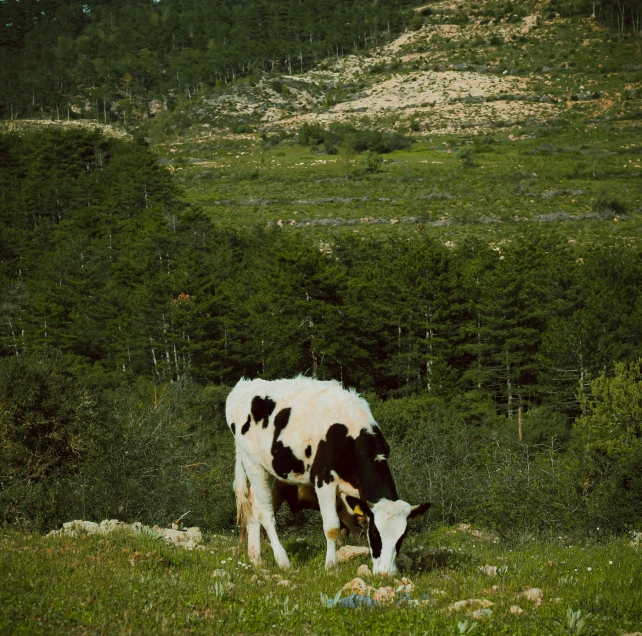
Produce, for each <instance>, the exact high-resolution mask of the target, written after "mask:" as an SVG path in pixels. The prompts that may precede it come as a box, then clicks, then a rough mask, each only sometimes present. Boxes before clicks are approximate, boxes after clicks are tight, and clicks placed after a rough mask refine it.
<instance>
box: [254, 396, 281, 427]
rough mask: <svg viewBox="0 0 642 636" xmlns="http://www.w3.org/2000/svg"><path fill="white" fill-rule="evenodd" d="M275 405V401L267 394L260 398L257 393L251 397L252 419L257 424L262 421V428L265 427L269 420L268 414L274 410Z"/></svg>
mask: <svg viewBox="0 0 642 636" xmlns="http://www.w3.org/2000/svg"><path fill="white" fill-rule="evenodd" d="M275 406H276V403H275V402H274V401H273V400H271V399H270V398H269V397H267V396H266V397H264V398H262V397H259V396H258V395H257V396H255V397H254V398H252V409H251V411H252V417H253V418H254V421H255V422H256V423H257V424H258V423H259V422H261V421H262V422H263V428H267V427H268V423H269V421H270V415H272V411H274V407H275Z"/></svg>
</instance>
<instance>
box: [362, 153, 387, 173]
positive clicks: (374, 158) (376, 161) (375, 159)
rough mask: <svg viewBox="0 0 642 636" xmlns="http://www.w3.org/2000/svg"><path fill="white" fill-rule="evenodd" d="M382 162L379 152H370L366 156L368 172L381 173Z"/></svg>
mask: <svg viewBox="0 0 642 636" xmlns="http://www.w3.org/2000/svg"><path fill="white" fill-rule="evenodd" d="M382 162H383V158H382V156H381V155H380V154H379V153H378V152H375V151H374V150H369V151H368V154H367V155H366V172H370V173H372V174H376V173H377V172H379V171H380V169H381V163H382Z"/></svg>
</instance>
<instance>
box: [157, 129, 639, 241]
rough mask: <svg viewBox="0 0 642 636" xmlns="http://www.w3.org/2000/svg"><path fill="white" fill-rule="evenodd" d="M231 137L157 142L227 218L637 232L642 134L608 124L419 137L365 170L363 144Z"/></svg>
mask: <svg viewBox="0 0 642 636" xmlns="http://www.w3.org/2000/svg"><path fill="white" fill-rule="evenodd" d="M227 141H229V140H227V139H220V138H218V139H214V140H211V141H208V142H207V143H205V142H199V141H197V140H194V139H193V140H188V139H186V140H185V143H184V144H183V145H181V146H178V147H176V146H174V149H175V152H173V153H170V152H165V153H164V154H166V156H168V157H171V159H172V161H173V162H174V167H175V168H176V169H175V175H176V178H177V180H178V181H179V183H180V184H181V185H182V186H183V187H184V190H185V193H186V198H187V199H188V200H189V201H190V202H192V203H194V204H197V205H200V206H201V207H203V209H204V210H206V211H207V212H208V213H209V215H210V216H211V218H212V219H213V220H214V221H215V222H216V223H217V224H220V225H222V226H226V227H235V228H242V227H249V226H252V225H262V226H266V225H269V224H276V223H279V224H281V223H282V224H283V225H284V227H286V228H287V229H290V230H292V231H307V232H312V233H317V234H319V235H322V236H327V235H332V234H336V233H343V232H349V233H355V232H356V233H363V234H375V235H386V234H390V233H400V232H401V233H406V234H409V235H411V234H413V233H416V232H417V231H418V230H419V231H423V232H431V233H436V234H439V236H442V237H444V240H454V239H457V238H460V237H461V236H462V235H469V234H480V233H481V234H490V235H492V234H497V233H500V234H501V233H507V234H515V233H519V232H520V231H522V228H524V227H525V226H527V225H529V224H531V223H534V224H538V225H539V224H542V223H547V224H549V225H556V226H558V225H560V222H562V225H563V231H564V232H567V233H568V235H569V236H576V235H577V234H578V233H581V232H582V231H583V230H585V231H587V232H588V233H589V234H591V235H592V234H595V233H596V232H597V233H605V234H607V235H609V236H610V235H615V236H618V235H624V236H627V237H630V238H631V240H637V238H635V237H636V236H637V234H638V233H639V232H638V226H639V222H640V211H641V210H642V135H637V136H636V135H632V134H631V132H630V131H627V130H623V129H622V127H618V126H615V125H614V126H612V127H610V128H607V129H602V128H598V127H595V126H588V125H584V124H581V123H579V122H575V123H573V122H567V123H566V124H564V127H563V128H561V127H556V126H553V125H547V126H517V127H513V128H509V129H498V130H496V131H493V132H489V133H488V134H487V135H484V136H474V135H468V136H466V135H446V136H434V137H426V138H421V139H419V140H418V141H417V143H415V145H414V146H413V147H412V148H410V149H409V150H405V151H398V152H394V153H391V154H389V155H385V159H384V163H383V165H382V169H381V171H380V172H379V173H377V174H369V173H367V171H366V164H365V157H364V156H359V155H354V156H348V155H346V154H344V153H340V154H339V155H330V156H328V155H317V154H313V153H311V152H310V149H309V148H306V147H301V146H299V145H297V144H294V143H282V144H280V145H279V146H277V147H276V148H273V149H269V150H264V149H263V148H262V145H261V143H260V141H259V140H252V139H243V140H236V146H235V148H234V149H229V147H228V146H227V143H226V142H227ZM462 148H470V149H471V150H472V153H473V161H474V166H472V167H468V166H466V165H465V164H464V162H463V161H462V160H461V159H460V152H459V151H460V150H461V149H462ZM159 150H161V151H168V150H169V148H166V147H165V148H164V147H159ZM177 157H178V159H177ZM191 158H197V159H199V160H201V161H203V163H196V164H194V163H189V162H188V159H191ZM625 166H626V167H625ZM599 199H605V200H607V201H608V202H613V201H615V202H619V203H620V204H621V206H622V208H621V210H623V211H624V214H622V213H621V210H620V211H619V212H618V211H614V212H610V211H609V210H608V209H604V208H600V206H599V205H598V203H597V201H598V200H599ZM551 215H554V216H551ZM615 217H618V221H620V220H621V219H620V217H623V218H624V219H626V218H628V220H625V222H624V223H620V224H618V223H614V222H613V219H614V218H615ZM564 221H566V222H564ZM552 231H553V230H552Z"/></svg>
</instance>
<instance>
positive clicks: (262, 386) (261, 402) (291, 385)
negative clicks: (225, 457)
mask: <svg viewBox="0 0 642 636" xmlns="http://www.w3.org/2000/svg"><path fill="white" fill-rule="evenodd" d="M226 416H227V422H228V425H229V426H230V428H231V430H232V432H233V433H234V435H235V438H236V444H237V446H238V447H239V448H240V449H242V450H243V451H244V452H245V453H246V454H247V455H249V456H250V457H252V458H253V459H254V460H255V461H258V462H259V463H260V464H261V465H263V467H264V468H266V469H267V470H268V471H269V472H271V473H272V474H273V475H275V476H277V477H278V478H280V479H284V480H285V479H287V480H288V481H290V482H291V483H309V482H310V479H309V473H310V469H311V466H312V462H313V460H314V457H315V455H316V450H317V448H318V445H319V443H320V442H321V441H322V440H324V439H325V438H326V435H327V432H328V430H329V429H330V427H331V426H332V425H334V424H343V425H345V426H346V428H347V433H348V435H350V436H351V437H355V438H356V437H358V436H359V433H360V432H361V431H362V430H364V429H365V430H367V431H368V432H370V431H372V429H373V426H376V424H375V422H374V419H373V417H372V413H371V412H370V408H369V406H368V404H367V402H365V400H363V399H361V398H360V397H359V396H358V395H357V394H356V393H355V392H353V391H346V390H345V389H344V388H343V387H342V386H341V385H340V384H339V383H338V382H335V381H319V380H313V379H311V378H305V377H297V378H293V379H287V380H274V381H267V380H262V379H256V380H240V381H239V382H238V384H237V385H236V386H235V387H234V389H233V390H232V392H231V393H230V395H229V397H228V400H227V404H226Z"/></svg>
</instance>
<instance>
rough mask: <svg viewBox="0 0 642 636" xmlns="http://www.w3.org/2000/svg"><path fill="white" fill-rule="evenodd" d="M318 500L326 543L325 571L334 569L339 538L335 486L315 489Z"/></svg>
mask: <svg viewBox="0 0 642 636" xmlns="http://www.w3.org/2000/svg"><path fill="white" fill-rule="evenodd" d="M315 490H316V493H317V498H318V499H319V509H320V510H321V517H322V519H323V532H324V533H325V538H326V541H327V548H326V553H325V567H326V570H329V569H331V568H334V567H335V566H336V565H337V564H338V560H337V539H338V538H339V528H340V526H341V524H340V522H339V515H338V514H337V485H336V483H334V481H333V482H331V483H329V484H322V485H321V486H317V487H316V488H315Z"/></svg>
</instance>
